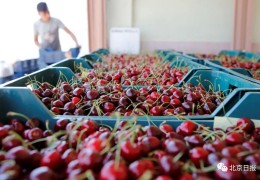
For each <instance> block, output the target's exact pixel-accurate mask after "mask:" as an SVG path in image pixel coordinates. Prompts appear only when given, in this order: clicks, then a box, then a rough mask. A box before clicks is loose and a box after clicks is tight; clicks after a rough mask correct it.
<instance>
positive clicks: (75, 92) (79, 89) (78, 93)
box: [72, 87, 84, 97]
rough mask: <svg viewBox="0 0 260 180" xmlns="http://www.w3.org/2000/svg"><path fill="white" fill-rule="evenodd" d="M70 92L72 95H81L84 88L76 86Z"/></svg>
mask: <svg viewBox="0 0 260 180" xmlns="http://www.w3.org/2000/svg"><path fill="white" fill-rule="evenodd" d="M72 94H73V95H74V96H77V97H80V96H83V95H84V89H82V88H79V87H77V88H75V89H74V90H73V92H72Z"/></svg>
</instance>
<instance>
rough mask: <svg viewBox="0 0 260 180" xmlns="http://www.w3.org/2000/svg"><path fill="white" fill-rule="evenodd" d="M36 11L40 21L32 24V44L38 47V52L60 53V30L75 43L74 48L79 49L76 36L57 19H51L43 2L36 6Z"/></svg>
mask: <svg viewBox="0 0 260 180" xmlns="http://www.w3.org/2000/svg"><path fill="white" fill-rule="evenodd" d="M37 11H38V14H39V16H40V19H39V20H38V21H37V22H35V24H34V43H35V44H36V46H38V47H39V49H40V51H41V50H44V51H49V52H52V51H61V45H60V39H59V29H60V28H61V29H63V30H64V31H65V32H67V33H68V34H69V35H70V36H71V38H72V39H73V41H74V42H75V44H76V47H79V44H78V41H77V38H76V36H75V35H74V34H73V33H72V32H71V31H70V30H69V29H68V28H67V27H66V26H65V25H64V24H63V23H62V22H61V21H60V20H59V19H57V18H53V17H51V15H50V12H49V9H48V6H47V4H46V3H45V2H40V3H39V4H38V5H37ZM39 37H40V40H41V41H40V42H39Z"/></svg>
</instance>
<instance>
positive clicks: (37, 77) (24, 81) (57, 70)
mask: <svg viewBox="0 0 260 180" xmlns="http://www.w3.org/2000/svg"><path fill="white" fill-rule="evenodd" d="M74 79H76V76H75V75H74V73H73V72H72V71H71V69H69V68H65V67H49V68H45V69H42V70H39V71H36V72H34V73H31V74H28V75H26V76H23V77H21V78H18V79H15V80H13V81H10V82H7V83H5V84H3V85H1V86H2V87H10V86H11V87H25V86H27V85H28V83H29V82H40V83H41V82H45V81H46V82H48V83H50V84H52V85H56V84H57V83H58V82H59V80H61V81H72V80H74ZM34 84H35V83H34Z"/></svg>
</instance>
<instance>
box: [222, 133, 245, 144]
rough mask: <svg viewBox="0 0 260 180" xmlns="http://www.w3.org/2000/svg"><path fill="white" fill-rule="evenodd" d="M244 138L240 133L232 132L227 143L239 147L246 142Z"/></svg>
mask: <svg viewBox="0 0 260 180" xmlns="http://www.w3.org/2000/svg"><path fill="white" fill-rule="evenodd" d="M244 139H245V138H244V136H243V135H242V134H241V133H239V132H232V133H230V134H228V135H227V137H226V139H225V141H226V143H227V144H228V145H232V146H233V145H237V144H242V143H243V142H244Z"/></svg>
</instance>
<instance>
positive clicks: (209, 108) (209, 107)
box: [203, 102, 217, 114]
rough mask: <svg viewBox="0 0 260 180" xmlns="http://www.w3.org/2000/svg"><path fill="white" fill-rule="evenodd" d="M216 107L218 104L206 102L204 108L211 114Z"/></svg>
mask: <svg viewBox="0 0 260 180" xmlns="http://www.w3.org/2000/svg"><path fill="white" fill-rule="evenodd" d="M216 108H217V107H216V105H215V104H214V103H212V102H205V103H204V104H203V110H204V112H205V113H207V114H211V113H212V112H213V111H214V110H215V109H216Z"/></svg>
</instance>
